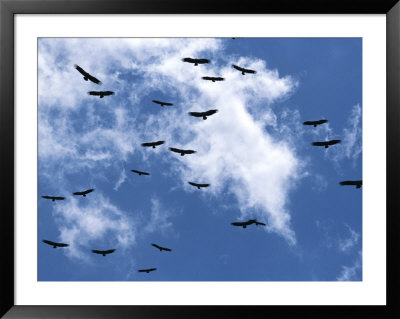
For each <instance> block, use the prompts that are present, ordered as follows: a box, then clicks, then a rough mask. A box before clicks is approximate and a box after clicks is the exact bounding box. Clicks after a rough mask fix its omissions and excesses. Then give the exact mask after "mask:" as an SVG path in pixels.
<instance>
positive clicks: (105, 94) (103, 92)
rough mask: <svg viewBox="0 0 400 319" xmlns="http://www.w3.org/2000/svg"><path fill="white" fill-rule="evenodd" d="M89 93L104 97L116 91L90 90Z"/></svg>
mask: <svg viewBox="0 0 400 319" xmlns="http://www.w3.org/2000/svg"><path fill="white" fill-rule="evenodd" d="M88 94H89V95H95V96H100V98H101V99H102V98H103V97H105V96H107V95H114V94H115V93H114V92H113V91H89V92H88Z"/></svg>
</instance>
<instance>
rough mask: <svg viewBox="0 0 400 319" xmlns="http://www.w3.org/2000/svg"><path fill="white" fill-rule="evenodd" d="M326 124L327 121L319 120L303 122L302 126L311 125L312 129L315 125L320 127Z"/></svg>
mask: <svg viewBox="0 0 400 319" xmlns="http://www.w3.org/2000/svg"><path fill="white" fill-rule="evenodd" d="M326 122H328V120H319V121H305V122H304V123H303V125H313V126H314V127H317V125H321V124H324V123H326Z"/></svg>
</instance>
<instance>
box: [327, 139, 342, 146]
mask: <svg viewBox="0 0 400 319" xmlns="http://www.w3.org/2000/svg"><path fill="white" fill-rule="evenodd" d="M340 142H341V140H331V141H329V142H328V144H329V145H335V144H337V143H340Z"/></svg>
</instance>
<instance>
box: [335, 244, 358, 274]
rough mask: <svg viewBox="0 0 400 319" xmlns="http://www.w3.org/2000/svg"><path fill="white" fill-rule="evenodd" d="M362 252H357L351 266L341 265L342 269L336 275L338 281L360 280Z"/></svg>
mask: <svg viewBox="0 0 400 319" xmlns="http://www.w3.org/2000/svg"><path fill="white" fill-rule="evenodd" d="M361 263H362V254H361V251H359V252H358V256H357V258H356V260H355V261H354V263H353V265H352V266H342V271H341V273H340V274H339V276H337V277H336V280H338V281H356V280H361V277H360V275H359V272H360V270H361Z"/></svg>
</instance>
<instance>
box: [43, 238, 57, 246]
mask: <svg viewBox="0 0 400 319" xmlns="http://www.w3.org/2000/svg"><path fill="white" fill-rule="evenodd" d="M42 241H43V242H44V243H45V244H47V245H51V246H54V244H56V243H55V242H53V241H51V240H47V239H43V240H42Z"/></svg>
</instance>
